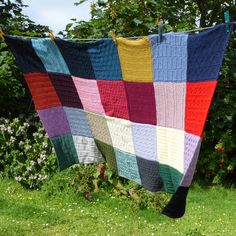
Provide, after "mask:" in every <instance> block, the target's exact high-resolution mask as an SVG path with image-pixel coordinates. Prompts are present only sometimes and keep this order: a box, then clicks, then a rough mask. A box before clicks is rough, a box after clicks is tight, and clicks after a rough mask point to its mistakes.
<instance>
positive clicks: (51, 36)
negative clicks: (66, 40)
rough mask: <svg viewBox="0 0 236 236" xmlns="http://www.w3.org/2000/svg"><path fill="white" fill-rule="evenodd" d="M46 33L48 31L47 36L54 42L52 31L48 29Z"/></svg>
mask: <svg viewBox="0 0 236 236" xmlns="http://www.w3.org/2000/svg"><path fill="white" fill-rule="evenodd" d="M48 33H49V37H50V38H51V40H52V42H53V43H55V36H54V34H53V33H52V31H49V32H48Z"/></svg>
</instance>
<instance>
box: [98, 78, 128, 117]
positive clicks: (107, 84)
mask: <svg viewBox="0 0 236 236" xmlns="http://www.w3.org/2000/svg"><path fill="white" fill-rule="evenodd" d="M97 84H98V89H99V93H100V96H101V101H102V105H103V108H104V111H105V113H106V115H107V116H112V117H116V118H123V119H126V120H129V111H128V104H127V96H126V91H125V86H124V83H123V81H104V80H98V81H97Z"/></svg>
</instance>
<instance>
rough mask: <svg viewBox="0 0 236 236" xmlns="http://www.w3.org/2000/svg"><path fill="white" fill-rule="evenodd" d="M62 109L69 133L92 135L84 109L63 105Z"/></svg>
mask: <svg viewBox="0 0 236 236" xmlns="http://www.w3.org/2000/svg"><path fill="white" fill-rule="evenodd" d="M63 109H64V111H65V113H66V117H67V120H68V123H69V126H70V130H71V134H73V135H80V136H86V137H93V134H92V130H91V129H90V127H89V123H88V118H87V116H86V113H85V111H83V110H81V109H78V108H72V107H63Z"/></svg>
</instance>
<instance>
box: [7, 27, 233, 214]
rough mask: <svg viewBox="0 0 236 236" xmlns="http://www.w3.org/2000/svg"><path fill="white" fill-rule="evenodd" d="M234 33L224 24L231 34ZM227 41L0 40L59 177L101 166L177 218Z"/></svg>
mask: <svg viewBox="0 0 236 236" xmlns="http://www.w3.org/2000/svg"><path fill="white" fill-rule="evenodd" d="M232 27H233V24H231V25H230V28H231V29H232ZM228 38H229V33H227V32H226V26H225V25H224V24H221V25H217V26H215V27H214V28H212V29H209V30H207V31H204V32H201V33H199V34H192V35H189V34H184V33H167V34H164V35H163V39H162V41H161V42H160V43H159V41H158V36H157V35H151V36H149V37H144V38H141V39H136V40H134V39H132V40H131V39H125V38H116V39H115V40H113V39H109V38H106V39H101V40H98V41H96V42H89V43H76V42H72V41H66V40H63V39H59V38H56V39H55V42H53V41H51V39H49V38H32V39H24V38H20V37H13V36H8V35H5V41H6V43H7V44H8V46H9V47H10V48H11V50H12V52H13V54H14V55H15V57H16V61H17V63H18V65H19V66H20V68H21V70H22V71H23V73H24V77H25V80H26V82H27V84H28V86H29V89H30V91H31V94H32V97H33V100H34V104H35V109H36V110H37V112H38V115H39V117H40V119H41V121H42V123H43V126H44V128H45V130H46V132H47V134H48V136H49V137H50V139H51V141H52V144H53V146H54V149H55V152H56V155H57V159H58V164H59V168H60V169H61V170H63V169H65V168H68V167H70V166H72V165H73V164H76V163H96V162H103V161H106V162H107V164H108V166H109V168H110V169H111V170H113V171H115V172H117V173H118V174H119V176H122V177H124V178H127V179H130V180H133V181H135V182H137V183H139V184H141V185H142V186H144V188H146V189H148V190H150V191H165V192H168V193H171V194H173V196H172V198H171V200H170V202H169V203H168V204H167V206H166V207H165V209H164V211H163V213H164V214H166V215H167V216H169V217H173V218H177V217H181V216H182V215H183V214H184V212H185V205H186V197H187V193H188V187H189V185H190V183H191V181H192V178H193V173H194V170H195V166H196V162H197V159H198V155H199V149H200V146H201V136H202V133H203V128H204V124H205V122H206V118H207V113H208V110H209V107H210V104H211V100H212V97H213V94H214V90H215V88H216V83H217V77H218V75H219V70H220V67H221V63H222V60H223V56H224V51H225V49H226V45H227V41H228Z"/></svg>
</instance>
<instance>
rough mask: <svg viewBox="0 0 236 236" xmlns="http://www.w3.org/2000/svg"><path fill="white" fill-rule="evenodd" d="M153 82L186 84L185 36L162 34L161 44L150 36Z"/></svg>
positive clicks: (155, 37) (186, 36)
mask: <svg viewBox="0 0 236 236" xmlns="http://www.w3.org/2000/svg"><path fill="white" fill-rule="evenodd" d="M149 38H150V42H151V46H152V65H153V76H154V80H155V81H158V82H172V83H173V82H186V80H187V75H186V74H187V73H186V72H187V50H188V49H187V42H188V35H187V34H174V33H169V34H164V35H163V39H162V41H161V43H159V42H158V36H157V35H151V36H150V37H149Z"/></svg>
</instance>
